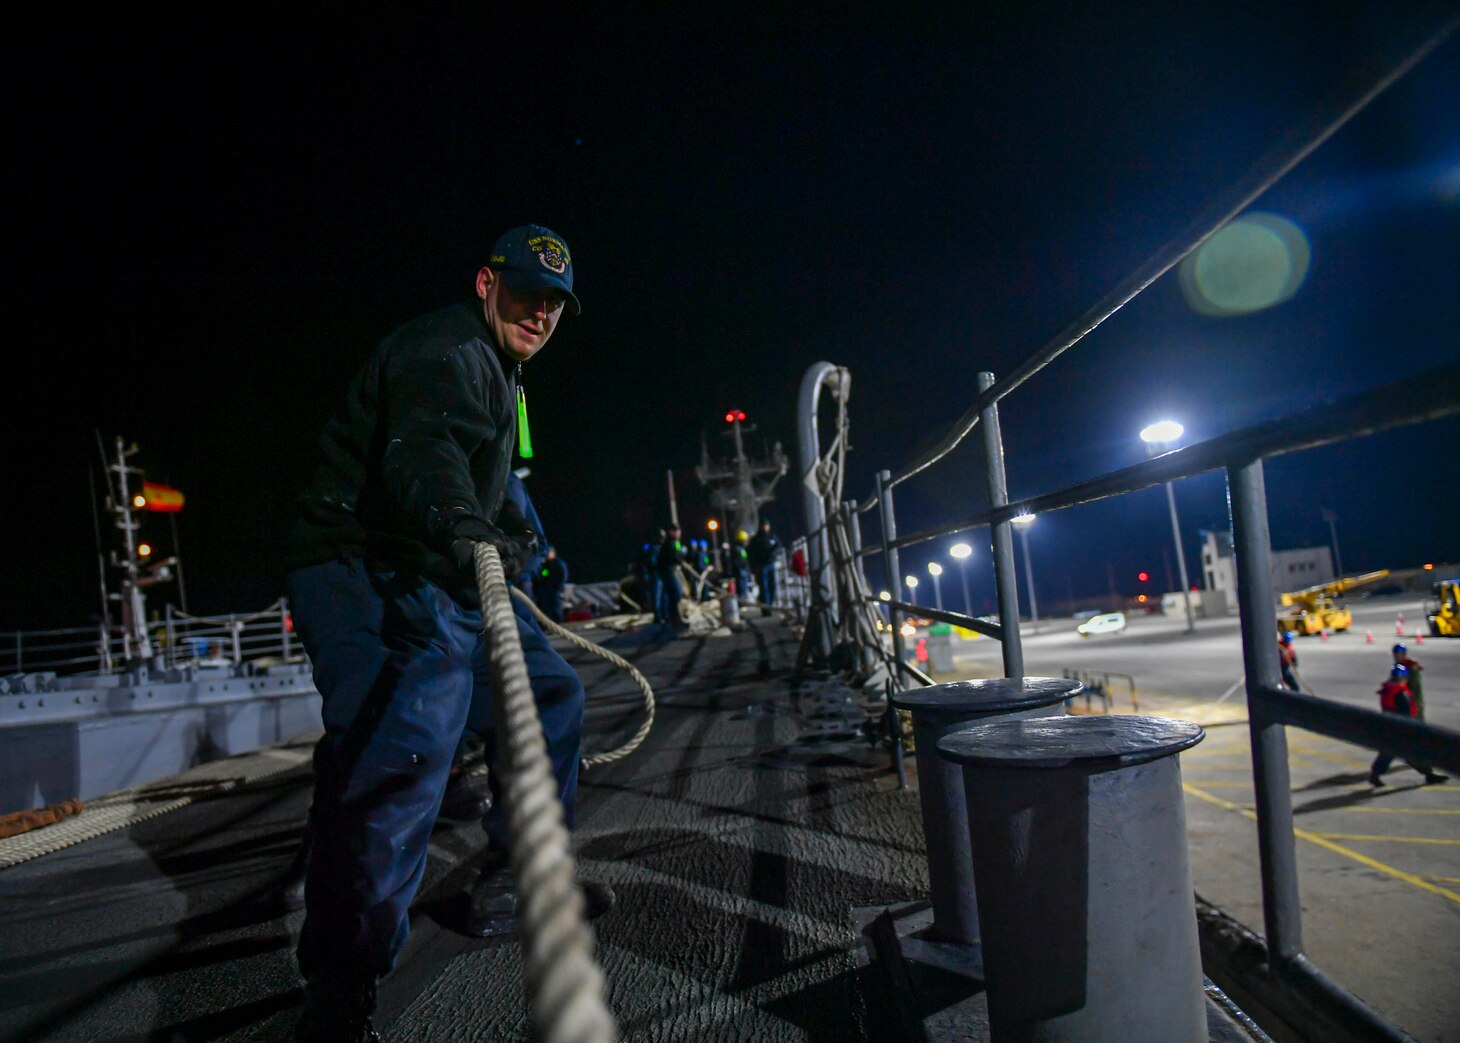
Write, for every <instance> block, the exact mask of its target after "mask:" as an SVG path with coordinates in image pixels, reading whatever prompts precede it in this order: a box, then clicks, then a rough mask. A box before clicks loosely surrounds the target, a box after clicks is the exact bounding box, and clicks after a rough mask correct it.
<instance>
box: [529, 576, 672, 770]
mask: <svg viewBox="0 0 1460 1043" xmlns="http://www.w3.org/2000/svg"><path fill="white" fill-rule="evenodd" d="M509 589H510V590H511V591H512V596H513V597H515V598H516V599H517V600H518V601H520V602H522V603H523V604H524V605H526V606H527V607H528V608H530V609H532V614H533V615H534V616H536V617H537V621H538V622H539V623H541V624H542V625H543V626H544V627H546V628H547V629H548V630H550V631H552V632H553V633H554V634H557V635H558V636H559V637H562V638H566V639H567V640H568V641H571V642H572V643H573V644H575V645H577V646H578V647H579V648H582V649H585V650H586V651H589V652H592V653H593V654H594V655H596V656H601V657H603V658H604V659H607V660H608V661H609V662H610V663H612V664H613V665H614V666H617V667H619V668H620V669H622V670H626V671H628V674H629V676H630V677H632V678H633V679H634V683H635V684H636V685H638V686H639V690H640V691H641V692H643V693H644V722H643V723H642V724H640V725H639V730H638V731H636V732H635V733H634V734H633V736H632V737H631V738H630V739H629V741H628V742H626V743H624V744H623V745H622V746H620V747H619V748H618V749H616V750H608V751H606V752H604V753H594V754H590V755H589V756H587V757H584V758H583V761H582V763H583V766H584V767H585V768H587V767H593V766H594V765H598V764H611V763H613V762H614V761H616V760H622V759H623V758H624V757H627V756H628V755H629V754H631V753H633V752H634V751H635V750H637V749H638V748H639V744H640V743H642V742H643V741H644V740H645V739H646V738H647V737H648V735H649V729H650V728H652V727H654V689H652V688H650V687H649V681H648V679H647V678H646V677H645V676H644V675H643V674H641V673H639V671H638V670H636V669H635V668H634V664H633V663H630V662H629V661H628V660H627V659H625V658H623V657H622V656H620V655H617V654H616V653H613V652H610V651H609V650H608V649H606V648H604V647H603V646H602V645H598V644H594V643H593V642H592V641H589V640H588V639H587V638H585V637H580V636H579V635H577V634H575V633H573V632H572V631H571V630H569V629H568V628H567V627H565V626H561V625H559V624H558V623H556V622H554V621H553V620H551V619H549V618H548V616H547V613H545V612H543V610H542V609H540V608H538V607H537V605H536V604H534V603H533V600H532V599H531V598H530V597H528V596H527V595H526V594H524V593H523V592H522V591H521V590H518V589H517V588H516V587H511V588H509Z"/></svg>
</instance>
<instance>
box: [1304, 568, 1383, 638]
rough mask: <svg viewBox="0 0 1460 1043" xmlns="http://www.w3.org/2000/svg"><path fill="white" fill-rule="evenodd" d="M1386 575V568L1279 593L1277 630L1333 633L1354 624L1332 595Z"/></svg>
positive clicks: (1350, 616)
mask: <svg viewBox="0 0 1460 1043" xmlns="http://www.w3.org/2000/svg"><path fill="white" fill-rule="evenodd" d="M1387 575H1389V570H1388V569H1380V570H1378V571H1377V572H1365V573H1361V574H1360V575H1357V576H1340V577H1339V578H1338V579H1335V580H1330V581H1329V582H1327V583H1319V584H1318V585H1317V586H1313V587H1308V588H1307V589H1305V590H1294V591H1290V592H1289V593H1287V594H1281V595H1279V596H1278V600H1279V601H1281V602H1282V606H1283V610H1282V611H1281V612H1279V613H1278V617H1277V628H1278V633H1283V632H1284V631H1288V630H1291V631H1292V632H1293V633H1294V634H1297V635H1298V636H1299V637H1302V636H1304V635H1308V634H1321V633H1322V632H1323V631H1325V630H1330V631H1333V632H1335V633H1337V632H1339V631H1343V630H1347V629H1348V628H1349V627H1351V626H1352V625H1353V622H1354V616H1353V613H1352V612H1350V611H1349V610H1348V609H1347V608H1346V607H1345V606H1343V605H1340V604H1339V603H1338V602H1337V601H1335V600H1334V598H1336V597H1338V596H1339V595H1340V594H1343V593H1345V592H1347V591H1350V590H1353V589H1354V588H1355V587H1361V586H1363V585H1364V584H1366V583H1373V582H1375V581H1376V580H1381V579H1383V578H1384V577H1385V576H1387Z"/></svg>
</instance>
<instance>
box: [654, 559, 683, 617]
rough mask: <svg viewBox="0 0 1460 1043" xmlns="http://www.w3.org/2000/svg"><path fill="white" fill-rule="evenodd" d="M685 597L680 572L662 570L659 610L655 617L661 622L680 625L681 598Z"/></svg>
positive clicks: (660, 575)
mask: <svg viewBox="0 0 1460 1043" xmlns="http://www.w3.org/2000/svg"><path fill="white" fill-rule="evenodd" d="M682 597H684V591H682V590H681V589H680V587H679V573H678V572H677V571H676V572H661V573H660V574H659V610H658V611H657V612H655V613H654V618H655V619H657V620H658V621H659V622H661V623H673V624H674V625H675V626H678V625H679V599H680V598H682Z"/></svg>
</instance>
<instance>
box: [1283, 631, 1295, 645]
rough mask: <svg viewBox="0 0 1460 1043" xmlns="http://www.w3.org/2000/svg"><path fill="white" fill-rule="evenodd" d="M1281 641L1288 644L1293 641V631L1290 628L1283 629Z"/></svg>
mask: <svg viewBox="0 0 1460 1043" xmlns="http://www.w3.org/2000/svg"><path fill="white" fill-rule="evenodd" d="M1283 642H1284V643H1285V644H1289V645H1291V644H1292V643H1293V632H1292V631H1291V630H1284V631H1283Z"/></svg>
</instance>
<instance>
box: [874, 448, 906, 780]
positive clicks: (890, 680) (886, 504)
mask: <svg viewBox="0 0 1460 1043" xmlns="http://www.w3.org/2000/svg"><path fill="white" fill-rule="evenodd" d="M877 506H878V509H879V510H880V511H881V513H882V564H883V565H884V566H886V568H887V583H888V585H889V586H890V587H892V589H893V590H899V589H900V588H899V587H898V584H899V583H900V582H901V581H900V580H899V579H898V575H899V573H898V563H897V548H896V547H894V546H893V545H892V541H893V540H895V539H897V515H896V512H895V511H894V510H893V508H892V472H891V471H878V472H877ZM896 600H898V599H897V598H895V597H894V598H893V601H896ZM887 621H888V623H889V624H890V625H891V627H892V657H893V663H892V669H891V670H889V671H888V672H887V684H888V689H887V732H888V738H889V739H891V740H892V763H893V764H894V765H895V766H896V768H897V788H898V789H904V788H906V786H907V781H906V778H905V776H904V775H903V767H902V728H901V726H900V724H899V721H898V716H897V710H896V709H895V708H894V707H893V705H892V695H893V693H894V692H900V691H902V688H903V683H902V664H903V660H904V659H905V657H906V656H907V650H906V648H905V646H904V645H903V643H902V620H901V619H900V618H899V616H898V612H897V606H896V605H893V604H889V605H888V606H887Z"/></svg>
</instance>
